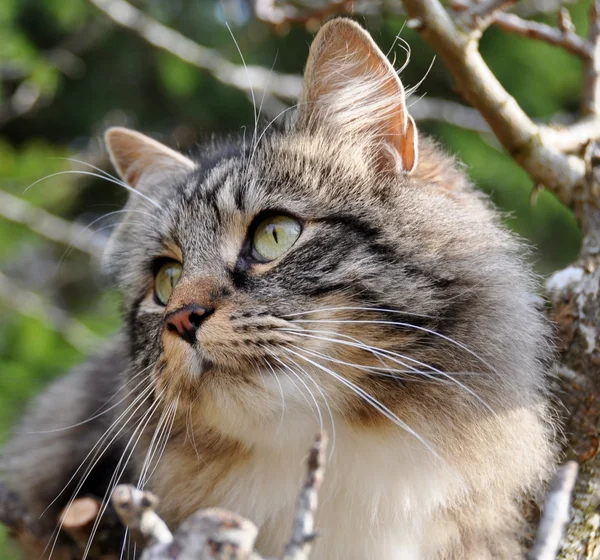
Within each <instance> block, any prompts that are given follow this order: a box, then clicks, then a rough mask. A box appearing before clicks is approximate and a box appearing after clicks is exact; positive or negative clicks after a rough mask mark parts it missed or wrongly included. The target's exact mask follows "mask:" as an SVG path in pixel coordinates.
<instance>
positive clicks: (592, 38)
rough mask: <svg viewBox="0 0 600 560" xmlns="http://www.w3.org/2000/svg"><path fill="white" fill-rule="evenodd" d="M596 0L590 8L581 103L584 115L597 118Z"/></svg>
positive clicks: (599, 27)
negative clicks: (588, 51)
mask: <svg viewBox="0 0 600 560" xmlns="http://www.w3.org/2000/svg"><path fill="white" fill-rule="evenodd" d="M598 10H599V7H598V0H593V1H592V7H591V8H590V31H589V43H590V49H591V55H590V57H589V58H588V59H587V60H586V62H585V65H584V69H583V74H584V84H585V85H584V87H583V102H582V107H581V109H582V113H583V114H584V115H593V116H598V114H599V113H600V21H599V14H598Z"/></svg>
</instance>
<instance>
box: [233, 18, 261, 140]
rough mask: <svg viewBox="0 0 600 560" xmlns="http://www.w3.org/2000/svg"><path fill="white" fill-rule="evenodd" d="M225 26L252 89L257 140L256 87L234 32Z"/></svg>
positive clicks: (254, 136)
mask: <svg viewBox="0 0 600 560" xmlns="http://www.w3.org/2000/svg"><path fill="white" fill-rule="evenodd" d="M225 26H226V27H227V31H229V34H230V35H231V38H232V39H233V43H234V44H235V48H236V49H237V52H238V54H239V55H240V59H241V60H242V64H243V66H244V72H245V73H246V79H247V80H248V86H249V87H250V95H251V97H252V109H253V111H254V135H253V138H254V139H256V130H257V128H258V114H257V112H256V97H255V96H254V87H253V86H252V80H251V79H250V73H249V72H248V66H247V64H246V61H245V59H244V55H243V54H242V49H240V46H239V45H238V42H237V41H236V39H235V36H234V34H233V31H231V27H229V23H227V22H225Z"/></svg>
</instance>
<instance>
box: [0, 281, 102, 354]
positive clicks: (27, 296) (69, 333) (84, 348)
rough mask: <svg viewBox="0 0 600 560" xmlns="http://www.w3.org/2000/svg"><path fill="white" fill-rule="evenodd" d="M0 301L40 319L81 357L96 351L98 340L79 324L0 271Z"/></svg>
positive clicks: (99, 340)
mask: <svg viewBox="0 0 600 560" xmlns="http://www.w3.org/2000/svg"><path fill="white" fill-rule="evenodd" d="M0 302H2V303H3V304H4V305H5V306H6V307H8V308H10V309H13V310H14V311H16V312H17V313H19V314H21V315H25V316H26V317H32V318H34V319H40V320H42V321H43V322H44V323H45V324H47V325H49V326H50V327H51V328H53V329H54V330H55V331H56V332H58V333H60V334H61V335H62V336H63V338H64V339H65V340H66V341H67V342H68V343H69V344H71V346H73V347H74V348H76V349H77V350H79V351H80V352H81V353H82V354H85V353H87V352H89V351H90V350H92V349H96V348H98V345H99V343H100V342H101V339H100V338H99V337H98V336H97V335H96V334H95V333H93V332H92V331H91V330H90V329H88V328H87V327H86V326H85V325H84V324H83V323H82V322H81V321H79V320H78V319H75V318H74V317H71V316H70V315H69V314H68V313H67V312H66V311H65V310H64V309H61V308H59V307H57V306H55V305H53V304H52V303H50V302H48V301H46V300H45V299H44V298H42V297H41V296H40V295H38V294H35V293H33V292H30V291H28V290H25V289H23V288H22V287H21V286H19V285H18V284H17V283H16V282H14V281H13V280H11V279H9V278H8V277H7V276H5V275H4V274H2V273H1V272H0Z"/></svg>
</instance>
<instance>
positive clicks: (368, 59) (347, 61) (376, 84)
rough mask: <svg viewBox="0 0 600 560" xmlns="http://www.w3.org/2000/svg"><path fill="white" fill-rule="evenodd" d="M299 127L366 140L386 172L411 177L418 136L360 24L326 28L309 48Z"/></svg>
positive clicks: (392, 76)
mask: <svg viewBox="0 0 600 560" xmlns="http://www.w3.org/2000/svg"><path fill="white" fill-rule="evenodd" d="M296 124H297V126H298V127H300V128H305V129H309V130H315V129H321V130H329V131H330V132H333V133H334V134H335V135H336V136H337V137H340V138H342V139H345V140H347V141H348V142H352V140H353V139H362V140H363V143H365V144H367V145H369V147H370V149H371V153H372V154H373V155H374V156H375V161H376V165H377V167H378V168H379V169H380V170H383V171H394V172H395V171H401V172H403V173H410V172H411V171H413V170H414V169H415V167H416V165H417V159H418V158H417V156H418V134H417V128H416V126H415V123H414V121H413V119H412V118H411V117H410V115H409V114H408V110H407V107H406V102H405V95H404V88H403V87H402V83H401V82H400V79H399V78H398V76H397V74H396V71H395V70H394V68H393V66H392V65H391V64H390V63H389V61H388V60H387V58H386V56H385V55H384V54H383V52H381V50H380V49H379V47H378V46H377V45H376V44H375V41H373V39H372V38H371V36H370V35H369V34H368V33H367V32H366V31H365V30H364V29H362V28H361V27H360V26H359V25H358V24H357V23H355V22H354V21H352V20H350V19H346V18H340V19H334V20H331V21H329V22H327V23H326V24H325V25H324V26H323V27H322V28H321V29H320V31H319V33H317V36H316V37H315V39H314V41H313V43H312V45H311V47H310V54H309V57H308V62H307V64H306V70H305V73H304V87H303V91H302V96H301V98H300V104H299V107H298V112H297V116H296Z"/></svg>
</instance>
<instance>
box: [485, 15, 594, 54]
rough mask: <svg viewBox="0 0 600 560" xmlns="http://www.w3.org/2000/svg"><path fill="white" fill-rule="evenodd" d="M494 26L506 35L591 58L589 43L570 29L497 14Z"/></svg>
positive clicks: (591, 51)
mask: <svg viewBox="0 0 600 560" xmlns="http://www.w3.org/2000/svg"><path fill="white" fill-rule="evenodd" d="M494 25H496V26H497V27H500V28H501V29H503V30H504V31H506V32H507V33H513V34H515V35H521V36H522V37H529V38H530V39H536V40H538V41H543V42H545V43H549V44H551V45H556V46H557V47H561V48H563V49H565V50H566V51H567V52H570V53H571V54H574V55H575V56H578V57H580V58H582V59H583V60H589V59H591V58H592V54H593V49H592V45H591V44H590V42H589V41H587V40H586V39H584V38H583V37H580V36H579V35H577V34H576V33H575V32H574V31H573V29H572V28H567V27H565V28H564V29H561V28H557V27H552V26H551V25H547V24H545V23H540V22H539V21H533V20H527V19H522V18H520V17H519V16H517V15H515V14H505V13H497V14H496V16H495V18H494Z"/></svg>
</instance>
